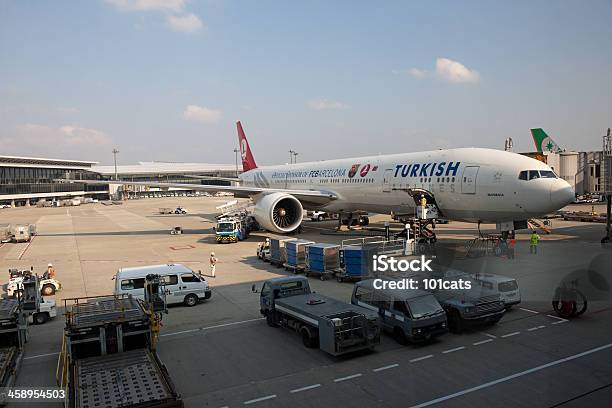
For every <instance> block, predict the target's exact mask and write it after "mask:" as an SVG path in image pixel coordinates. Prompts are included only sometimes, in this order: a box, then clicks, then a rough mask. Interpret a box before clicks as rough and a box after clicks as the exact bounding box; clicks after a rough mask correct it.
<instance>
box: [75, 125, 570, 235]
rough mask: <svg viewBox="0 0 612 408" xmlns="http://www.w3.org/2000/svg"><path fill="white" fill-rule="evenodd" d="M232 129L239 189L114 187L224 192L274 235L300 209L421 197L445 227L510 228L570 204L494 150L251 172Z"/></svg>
mask: <svg viewBox="0 0 612 408" xmlns="http://www.w3.org/2000/svg"><path fill="white" fill-rule="evenodd" d="M237 129H238V140H239V143H240V152H241V155H242V166H243V173H242V174H241V175H240V176H239V180H240V185H238V186H216V185H214V186H213V185H194V184H177V183H149V182H128V181H123V182H117V184H126V185H148V186H157V187H180V188H188V189H192V190H201V191H228V192H232V193H234V195H235V196H237V197H250V198H251V199H252V200H253V202H254V203H255V209H254V213H253V214H254V216H255V219H256V220H257V222H258V223H259V224H260V225H261V226H262V227H264V228H265V229H267V230H269V231H273V232H278V233H288V232H291V231H293V230H295V229H297V228H298V226H299V225H300V223H301V222H302V216H303V214H304V209H313V210H315V209H316V210H321V211H328V212H334V213H350V212H359V211H362V212H363V211H365V212H372V213H379V214H391V213H394V214H410V215H414V214H415V206H416V202H417V201H418V200H419V199H420V198H421V195H424V196H425V197H426V198H427V202H428V203H430V204H435V205H437V207H438V211H439V213H440V215H441V216H442V217H445V218H447V219H450V220H459V221H468V222H491V223H504V224H505V225H514V224H512V223H513V222H519V223H521V224H524V222H525V221H526V220H528V219H530V218H533V217H537V216H541V215H544V214H547V213H550V212H552V211H555V210H558V209H560V208H562V207H564V206H565V205H567V204H569V203H571V202H572V201H573V200H574V197H575V194H574V190H573V189H572V187H571V186H570V185H569V184H568V183H567V182H566V181H565V180H563V179H560V178H559V177H557V176H556V175H555V173H554V172H553V171H552V169H551V168H550V167H549V166H547V165H546V164H544V163H542V162H540V161H538V160H535V159H531V158H529V157H526V156H522V155H519V154H516V153H511V152H505V151H501V150H493V149H480V148H461V149H447V150H434V151H428V152H418V153H403V154H392V155H381V156H367V157H357V158H349V159H338V160H326V161H319V162H310V163H297V164H286V165H280V166H269V167H258V166H257V164H256V163H255V159H254V158H253V153H252V152H251V148H250V146H249V142H248V141H247V139H246V136H245V134H244V131H243V129H242V125H241V123H240V122H238V123H237ZM78 182H80V181H78ZM114 183H115V182H113V184H114ZM506 229H507V230H512V229H514V228H512V227H511V226H510V227H507V228H506Z"/></svg>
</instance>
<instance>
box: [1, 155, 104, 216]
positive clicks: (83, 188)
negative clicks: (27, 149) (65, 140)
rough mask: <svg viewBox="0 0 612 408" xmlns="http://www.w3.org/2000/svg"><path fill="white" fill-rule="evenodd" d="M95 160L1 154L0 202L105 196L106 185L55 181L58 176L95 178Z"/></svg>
mask: <svg viewBox="0 0 612 408" xmlns="http://www.w3.org/2000/svg"><path fill="white" fill-rule="evenodd" d="M94 164H96V162H92V161H84V160H58V159H45V158H39V157H19V156H0V203H3V204H10V205H13V206H19V205H30V204H35V203H36V202H38V201H39V200H41V199H43V200H53V199H60V198H62V199H66V198H73V197H86V196H89V197H97V196H104V195H106V196H108V186H104V185H85V184H82V183H72V184H68V183H58V182H57V181H56V180H57V179H64V178H69V179H72V180H96V179H99V178H100V175H99V174H98V173H96V172H95V171H93V170H92V166H93V165H94Z"/></svg>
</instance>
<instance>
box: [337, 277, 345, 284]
mask: <svg viewBox="0 0 612 408" xmlns="http://www.w3.org/2000/svg"><path fill="white" fill-rule="evenodd" d="M336 280H337V281H338V282H340V283H342V282H344V278H343V277H342V276H336Z"/></svg>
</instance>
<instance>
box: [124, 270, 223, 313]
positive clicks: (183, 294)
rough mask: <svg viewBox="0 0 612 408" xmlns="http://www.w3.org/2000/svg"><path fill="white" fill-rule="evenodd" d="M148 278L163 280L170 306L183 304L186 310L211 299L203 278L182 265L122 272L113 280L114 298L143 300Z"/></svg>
mask: <svg viewBox="0 0 612 408" xmlns="http://www.w3.org/2000/svg"><path fill="white" fill-rule="evenodd" d="M149 274H153V275H159V276H161V277H162V281H163V282H164V285H165V286H164V290H165V292H166V303H167V304H169V305H172V304H176V303H184V304H185V306H195V305H197V304H198V302H199V301H200V300H205V299H210V296H211V295H212V292H211V290H210V287H209V286H208V282H207V281H206V279H205V278H204V276H202V275H200V274H196V273H195V272H194V271H192V270H191V269H189V268H187V267H186V266H184V265H181V264H167V265H150V266H137V267H133V268H121V269H119V270H118V271H117V274H116V275H115V277H114V278H113V279H115V294H116V295H120V294H128V295H132V296H134V297H136V298H139V299H144V282H145V277H146V276H147V275H149Z"/></svg>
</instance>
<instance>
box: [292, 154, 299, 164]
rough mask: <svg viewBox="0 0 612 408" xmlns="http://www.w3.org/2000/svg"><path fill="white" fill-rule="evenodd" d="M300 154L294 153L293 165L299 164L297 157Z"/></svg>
mask: <svg viewBox="0 0 612 408" xmlns="http://www.w3.org/2000/svg"><path fill="white" fill-rule="evenodd" d="M298 154H299V153H298V152H293V163H297V155H298Z"/></svg>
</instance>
